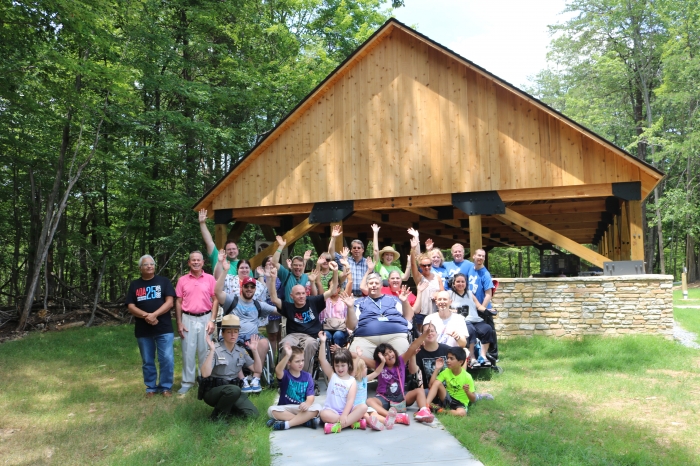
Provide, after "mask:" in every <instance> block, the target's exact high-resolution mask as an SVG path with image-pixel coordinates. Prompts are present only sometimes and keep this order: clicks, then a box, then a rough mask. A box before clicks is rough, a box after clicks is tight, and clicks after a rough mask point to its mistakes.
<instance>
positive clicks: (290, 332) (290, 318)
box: [267, 262, 338, 373]
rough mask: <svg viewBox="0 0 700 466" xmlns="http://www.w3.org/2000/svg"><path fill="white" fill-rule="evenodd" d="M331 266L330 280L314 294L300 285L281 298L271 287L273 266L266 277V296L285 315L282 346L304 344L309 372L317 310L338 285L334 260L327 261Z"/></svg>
mask: <svg viewBox="0 0 700 466" xmlns="http://www.w3.org/2000/svg"><path fill="white" fill-rule="evenodd" d="M329 267H330V268H331V270H333V280H331V287H330V289H329V290H328V291H326V292H324V293H323V294H321V295H318V296H306V290H305V289H304V287H303V286H301V285H295V286H294V287H293V288H292V292H291V297H292V302H287V301H282V300H281V299H280V298H279V297H278V296H277V290H276V289H275V285H274V283H275V279H276V278H277V269H275V268H271V269H270V280H269V281H268V283H267V289H268V292H269V293H270V300H271V301H272V303H273V304H274V305H275V306H276V307H277V309H278V312H279V314H280V315H281V316H282V317H286V318H287V336H286V337H284V338H283V339H282V341H281V342H280V344H281V345H282V346H284V345H285V344H288V345H289V346H301V347H303V348H304V370H305V371H306V372H309V373H311V372H312V371H313V357H314V354H316V351H317V350H318V342H317V341H316V338H317V335H318V332H320V331H321V312H323V310H324V309H325V308H326V300H327V299H328V298H330V297H331V296H332V295H333V294H335V293H336V290H337V288H338V264H336V263H335V262H331V263H330V264H329Z"/></svg>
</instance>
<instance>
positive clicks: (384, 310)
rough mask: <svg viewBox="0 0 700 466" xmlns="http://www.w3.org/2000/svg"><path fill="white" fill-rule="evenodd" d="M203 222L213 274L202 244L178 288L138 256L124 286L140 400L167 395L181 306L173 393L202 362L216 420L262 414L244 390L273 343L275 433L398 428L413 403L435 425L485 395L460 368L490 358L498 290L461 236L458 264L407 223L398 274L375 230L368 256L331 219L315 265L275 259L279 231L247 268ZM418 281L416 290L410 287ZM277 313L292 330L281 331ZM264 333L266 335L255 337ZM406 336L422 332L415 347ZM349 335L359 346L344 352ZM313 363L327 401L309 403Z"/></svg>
mask: <svg viewBox="0 0 700 466" xmlns="http://www.w3.org/2000/svg"><path fill="white" fill-rule="evenodd" d="M206 218H207V212H206V210H202V211H200V212H199V223H200V229H201V233H202V238H203V240H204V242H205V244H206V248H207V257H208V259H209V261H210V263H211V269H212V271H213V275H210V274H208V273H206V272H204V270H203V267H204V255H203V254H202V253H201V252H199V251H194V252H192V253H191V254H190V256H189V260H188V266H189V272H188V273H187V274H185V275H183V276H182V277H180V279H179V280H178V282H177V285H176V286H175V288H173V286H172V284H171V283H170V281H169V280H168V279H167V278H164V277H160V276H158V275H156V274H155V261H154V260H153V258H152V257H151V256H150V255H144V256H143V257H141V258H140V259H139V268H140V272H141V277H140V278H139V279H137V280H134V281H133V282H132V283H131V286H130V288H129V292H128V294H127V298H126V304H127V307H128V309H129V311H130V312H131V314H132V315H133V316H134V317H135V318H136V319H135V323H136V325H135V335H136V338H137V341H138V345H139V350H140V352H141V357H142V362H143V377H144V383H145V385H146V396H148V397H151V396H155V395H156V394H159V393H160V394H162V395H163V396H172V385H173V368H174V360H173V335H174V331H173V327H172V321H171V318H170V309H171V308H172V307H173V305H174V307H175V315H176V322H177V331H178V333H179V335H180V338H181V341H182V358H183V368H182V385H181V387H180V389H179V390H178V393H180V394H185V393H187V392H188V391H189V390H190V388H192V387H193V386H194V385H195V382H196V380H195V369H196V368H197V367H199V372H200V375H201V377H202V379H200V390H199V391H200V393H199V395H200V398H201V399H203V400H204V401H205V402H206V403H207V404H209V405H210V406H212V407H213V408H214V411H213V412H212V418H214V419H216V418H219V417H222V416H223V417H229V416H235V415H242V416H252V415H257V409H256V408H255V406H254V405H253V403H252V402H250V400H249V399H248V397H247V394H249V393H257V392H260V391H261V386H260V375H261V371H262V361H264V359H265V356H266V354H267V353H268V352H269V350H270V348H272V349H273V354H277V352H278V350H279V361H278V363H277V365H276V367H275V374H276V377H277V379H278V382H279V387H280V398H279V404H278V405H276V406H273V407H271V408H270V409H269V411H268V415H269V417H270V420H269V422H268V425H270V426H271V427H273V428H274V429H278V430H283V429H287V428H290V427H294V426H297V425H305V426H308V427H312V428H316V427H318V426H319V425H320V424H321V423H322V422H323V423H324V429H325V431H326V433H333V432H339V431H340V430H341V429H342V428H347V427H350V428H360V429H366V428H367V427H368V426H369V427H370V428H372V429H374V430H383V429H385V428H386V429H390V428H392V427H393V425H394V424H395V423H398V424H408V423H410V419H409V418H408V415H407V414H406V406H407V405H408V406H410V405H412V404H413V403H416V405H417V406H418V412H417V413H416V414H415V420H416V421H418V422H431V421H432V420H433V417H434V416H433V411H434V410H435V409H445V410H447V411H449V412H450V413H451V414H455V415H465V414H466V410H467V406H468V404H469V403H470V402H474V401H476V400H477V399H479V398H481V397H485V398H490V395H487V394H485V395H483V396H481V395H478V394H476V393H475V392H474V382H473V380H472V379H471V376H470V375H469V373H468V372H466V371H465V368H466V367H477V366H479V365H484V366H488V365H490V364H491V362H490V361H489V358H488V355H487V352H488V351H489V346H490V345H494V344H495V343H496V336H495V332H494V330H493V327H492V326H491V325H489V324H488V323H486V322H485V320H486V319H485V317H488V312H489V310H490V309H491V307H492V306H491V297H492V294H493V288H494V286H493V281H492V279H491V276H490V274H489V272H488V270H486V268H485V267H484V260H485V252H484V251H483V250H481V249H479V250H477V251H474V255H473V259H474V262H473V263H472V262H470V261H468V260H465V259H464V248H463V246H462V245H461V244H455V245H454V246H452V249H451V252H452V258H453V260H452V261H449V262H446V261H445V260H444V257H443V256H442V253H441V251H440V250H439V249H437V248H434V247H433V243H432V241H431V240H427V241H425V248H426V251H425V252H423V253H421V251H420V245H421V242H420V237H419V233H418V231H416V230H414V229H409V230H408V233H409V235H410V237H411V255H410V256H409V257H408V258H407V261H406V262H407V266H406V269H405V271H402V270H401V269H400V268H398V267H396V266H394V265H393V263H394V262H395V261H397V260H398V259H399V257H400V253H399V252H398V251H396V250H394V249H393V248H392V247H390V246H388V247H385V248H383V249H381V250H380V249H379V247H378V233H379V230H380V227H379V226H378V225H372V230H373V233H374V241H373V245H374V251H373V253H374V254H373V257H365V255H364V252H365V249H364V244H363V243H362V241H360V240H359V239H355V240H353V241H352V242H351V243H350V248H343V250H342V251H339V252H338V251H336V250H335V242H336V237H338V236H340V235H342V230H341V227H339V226H335V227H333V229H332V230H331V239H330V245H329V249H328V252H324V253H323V254H321V255H320V257H319V259H318V262H317V264H316V268H315V269H313V270H312V271H311V272H309V273H305V269H306V263H307V261H308V260H309V259H310V257H311V251H307V252H306V253H305V254H304V256H303V257H301V256H295V257H293V258H291V259H290V260H287V264H286V266H285V265H282V264H280V255H281V253H282V251H283V249H284V248H285V246H286V241H285V240H284V239H283V238H282V237H281V236H278V237H277V238H276V240H277V246H278V247H277V248H276V251H275V253H274V254H273V255H271V256H269V257H267V258H265V259H264V261H263V263H262V265H261V266H260V267H257V268H256V269H255V270H252V269H251V265H250V263H249V262H248V261H247V260H245V259H239V258H238V247H237V245H236V244H235V243H234V242H227V243H226V245H225V247H224V250H223V251H219V250H218V249H217V247H216V245H215V244H214V241H213V239H212V237H211V234H210V232H209V230H208V228H207V226H206ZM412 258H413V260H412ZM410 276H413V278H414V281H415V283H416V294H415V295H414V294H413V293H412V292H411V291H410V289H409V288H408V287H407V286H406V285H404V284H403V282H404V281H406V280H407V279H408V278H409V277H410ZM465 316H466V317H465ZM282 317H284V318H286V336H285V337H284V338H283V339H280V319H281V318H282ZM261 327H265V328H266V332H265V333H266V335H267V338H264V337H263V336H261V335H260V334H259V329H260V328H261ZM409 332H412V333H413V335H414V337H415V338H414V340H413V342H412V343H410V344H409ZM350 335H352V343H351V344H350V345H349V347H346V346H347V343H348V337H349V336H350ZM477 338H478V339H479V340H480V341H481V349H480V352H479V351H478V350H477V349H476V346H475V343H476V339H477ZM327 345H328V346H329V347H330V352H331V353H332V358H331V359H332V364H331V362H329V361H328V358H327V356H326V346H327ZM156 352H157V355H158V362H159V366H160V367H159V368H160V377H158V371H156V365H155V355H156ZM315 357H318V358H319V362H320V366H321V369H322V371H323V372H324V373H325V375H326V376H327V379H328V381H329V383H328V392H327V396H326V401H325V404H324V405H323V406H321V405H320V404H318V403H316V402H315V398H314V380H313V377H312V376H311V373H312V370H313V363H314V358H315ZM244 369H246V370H247V371H249V372H250V377H247V376H245V375H244V372H243V371H244ZM375 379H376V380H377V389H376V396H375V397H370V398H368V397H367V383H368V382H369V381H372V380H375ZM409 379H410V381H411V382H412V383H410V384H409V383H407V382H408V381H409ZM415 380H422V385H423V386H422V387H421V386H420V383H418V384H416V383H415ZM203 382H204V383H203ZM416 385H418V386H416Z"/></svg>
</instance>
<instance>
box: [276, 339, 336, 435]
mask: <svg viewBox="0 0 700 466" xmlns="http://www.w3.org/2000/svg"><path fill="white" fill-rule="evenodd" d="M282 353H283V356H282V357H281V358H280V360H279V362H278V363H277V366H276V367H275V375H276V376H277V382H278V383H279V387H280V398H279V401H278V402H277V405H274V406H270V408H269V409H268V410H267V415H268V416H269V417H270V419H269V420H268V421H267V425H268V427H272V428H273V429H274V430H285V429H289V428H290V427H295V426H302V425H303V426H305V427H310V428H312V429H315V428H317V427H318V426H319V424H320V422H321V421H320V418H319V417H318V414H319V413H320V412H321V409H323V408H322V407H321V405H320V404H317V403H314V400H315V396H314V380H313V377H311V374H309V373H308V372H304V371H303V370H302V369H303V367H304V350H303V349H301V348H299V347H296V346H295V347H293V348H292V347H290V346H289V345H284V347H283V349H282Z"/></svg>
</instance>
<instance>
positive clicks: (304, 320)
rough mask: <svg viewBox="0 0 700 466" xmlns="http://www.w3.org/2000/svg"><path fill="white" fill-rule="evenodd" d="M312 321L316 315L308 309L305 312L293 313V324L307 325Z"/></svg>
mask: <svg viewBox="0 0 700 466" xmlns="http://www.w3.org/2000/svg"><path fill="white" fill-rule="evenodd" d="M314 319H316V315H315V314H314V311H312V310H311V309H309V310H308V311H306V312H295V313H294V322H296V323H298V324H308V323H309V322H313V321H314Z"/></svg>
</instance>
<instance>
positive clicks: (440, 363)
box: [435, 358, 445, 371]
mask: <svg viewBox="0 0 700 466" xmlns="http://www.w3.org/2000/svg"><path fill="white" fill-rule="evenodd" d="M443 367H445V361H443V360H442V358H437V359H436V360H435V370H436V371H439V370H441V369H442V368H443Z"/></svg>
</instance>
